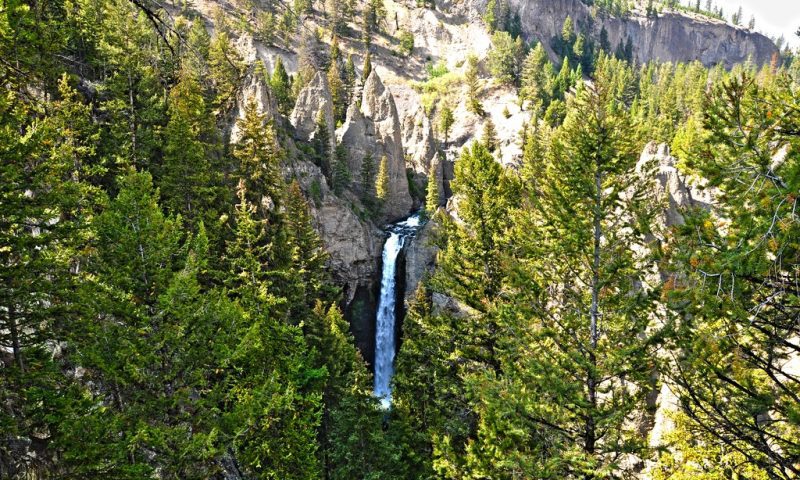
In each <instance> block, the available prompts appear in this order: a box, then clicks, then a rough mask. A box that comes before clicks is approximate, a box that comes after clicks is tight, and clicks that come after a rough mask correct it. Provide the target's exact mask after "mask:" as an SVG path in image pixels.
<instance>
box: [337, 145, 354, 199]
mask: <svg viewBox="0 0 800 480" xmlns="http://www.w3.org/2000/svg"><path fill="white" fill-rule="evenodd" d="M351 180H352V175H350V165H349V164H348V162H347V150H346V149H345V147H344V146H343V145H337V146H336V153H335V160H334V164H333V191H334V193H336V195H341V194H342V192H344V190H345V189H346V188H347V187H349V186H350V182H351Z"/></svg>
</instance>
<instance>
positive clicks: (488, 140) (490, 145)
mask: <svg viewBox="0 0 800 480" xmlns="http://www.w3.org/2000/svg"><path fill="white" fill-rule="evenodd" d="M482 143H483V146H484V147H486V150H488V151H489V152H490V153H493V152H494V151H495V150H497V147H498V140H497V128H495V126H494V122H493V121H492V119H491V118H487V119H486V122H485V123H484V124H483V138H482Z"/></svg>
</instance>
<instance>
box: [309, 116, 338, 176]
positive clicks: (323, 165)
mask: <svg viewBox="0 0 800 480" xmlns="http://www.w3.org/2000/svg"><path fill="white" fill-rule="evenodd" d="M330 128H331V125H328V121H327V119H326V118H325V112H324V111H323V110H322V109H320V111H319V113H318V114H317V122H316V126H315V128H314V137H313V138H312V139H311V147H312V148H313V149H314V163H315V164H316V165H317V166H318V167H319V168H320V169H321V170H322V174H323V175H325V176H326V177H327V178H331V157H332V156H333V154H334V152H333V151H332V150H331V141H332V139H331V134H330Z"/></svg>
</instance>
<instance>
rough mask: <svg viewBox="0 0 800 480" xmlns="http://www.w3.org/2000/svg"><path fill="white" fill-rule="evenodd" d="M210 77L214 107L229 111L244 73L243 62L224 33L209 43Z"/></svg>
mask: <svg viewBox="0 0 800 480" xmlns="http://www.w3.org/2000/svg"><path fill="white" fill-rule="evenodd" d="M208 63H209V70H210V72H209V73H210V77H211V80H212V82H213V83H214V88H215V89H216V92H217V97H216V102H215V103H216V105H218V106H219V107H220V108H223V109H229V108H231V107H232V105H233V101H234V97H235V94H236V89H237V88H238V85H239V82H240V80H241V77H242V74H243V73H244V61H243V60H242V58H241V56H240V55H239V53H238V52H237V50H236V48H235V47H234V46H233V45H232V44H231V41H230V38H229V37H228V35H227V34H226V33H225V32H224V31H220V32H218V33H217V34H216V35H215V36H214V38H213V39H212V41H211V46H210V47H209V53H208Z"/></svg>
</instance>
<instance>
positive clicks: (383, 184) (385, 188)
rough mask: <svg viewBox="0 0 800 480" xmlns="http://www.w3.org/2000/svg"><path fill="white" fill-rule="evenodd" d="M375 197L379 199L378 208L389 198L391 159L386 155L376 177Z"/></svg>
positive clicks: (379, 165)
mask: <svg viewBox="0 0 800 480" xmlns="http://www.w3.org/2000/svg"><path fill="white" fill-rule="evenodd" d="M375 199H376V200H377V201H378V208H382V207H383V206H384V205H385V204H386V201H387V200H388V199H389V160H388V159H387V158H386V156H385V155H384V156H383V157H381V161H380V163H379V164H378V174H377V176H376V177H375Z"/></svg>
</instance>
